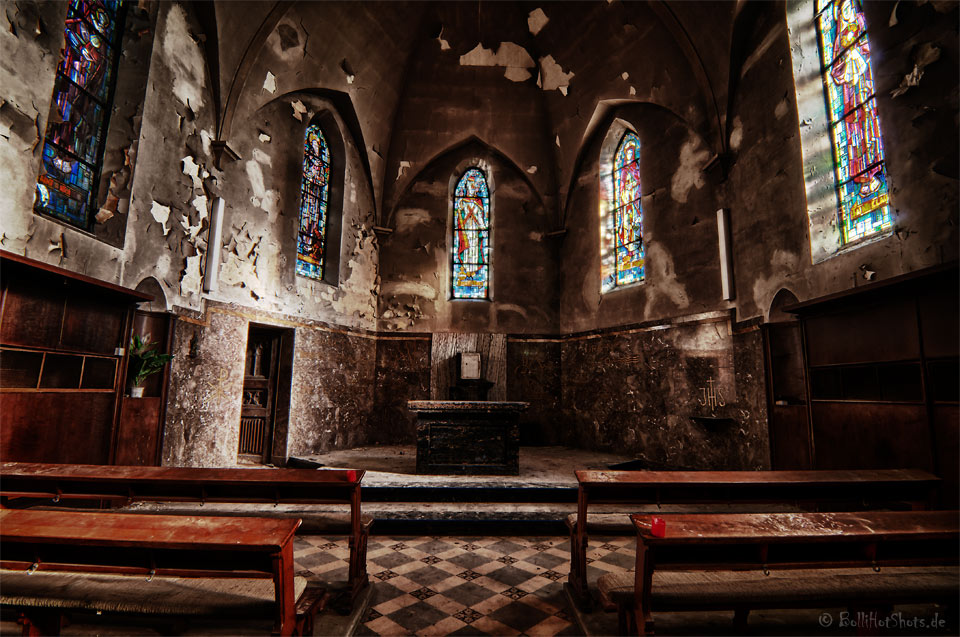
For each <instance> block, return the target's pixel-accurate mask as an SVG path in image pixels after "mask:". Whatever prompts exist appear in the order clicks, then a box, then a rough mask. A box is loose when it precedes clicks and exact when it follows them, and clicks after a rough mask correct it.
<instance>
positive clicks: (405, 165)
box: [397, 160, 412, 179]
mask: <svg viewBox="0 0 960 637" xmlns="http://www.w3.org/2000/svg"><path fill="white" fill-rule="evenodd" d="M411 165H412V164H411V163H410V162H408V161H406V160H404V161H401V162H400V167H399V168H398V169H397V179H400V178H401V177H403V173H405V172H406V170H407V168H410V166H411Z"/></svg>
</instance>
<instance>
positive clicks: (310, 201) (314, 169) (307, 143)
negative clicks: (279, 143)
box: [297, 124, 330, 280]
mask: <svg viewBox="0 0 960 637" xmlns="http://www.w3.org/2000/svg"><path fill="white" fill-rule="evenodd" d="M329 199H330V150H329V147H328V146H327V140H326V139H325V138H324V137H323V133H322V132H321V131H320V127H319V126H317V125H316V124H311V125H310V126H308V127H307V132H306V135H305V136H304V142H303V177H302V182H301V187H300V229H299V233H298V237H297V274H300V275H303V276H307V277H310V278H311V279H321V280H322V279H323V257H324V246H325V240H326V232H327V202H328V201H329Z"/></svg>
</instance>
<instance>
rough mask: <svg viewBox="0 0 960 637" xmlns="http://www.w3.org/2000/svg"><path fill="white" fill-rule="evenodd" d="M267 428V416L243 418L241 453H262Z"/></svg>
mask: <svg viewBox="0 0 960 637" xmlns="http://www.w3.org/2000/svg"><path fill="white" fill-rule="evenodd" d="M266 429H267V419H266V418H241V419H240V453H252V454H257V455H260V454H262V453H263V437H264V435H265V432H266Z"/></svg>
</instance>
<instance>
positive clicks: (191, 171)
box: [180, 155, 203, 188]
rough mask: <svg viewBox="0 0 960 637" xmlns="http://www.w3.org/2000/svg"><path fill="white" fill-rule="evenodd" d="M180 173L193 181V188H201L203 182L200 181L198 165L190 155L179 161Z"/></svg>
mask: <svg viewBox="0 0 960 637" xmlns="http://www.w3.org/2000/svg"><path fill="white" fill-rule="evenodd" d="M180 171H181V172H182V173H183V174H184V175H186V176H187V177H189V178H190V179H191V180H193V187H194V188H203V181H202V180H201V179H200V165H199V164H198V163H196V162H195V161H194V159H193V157H191V156H190V155H187V156H186V157H184V158H183V159H181V160H180Z"/></svg>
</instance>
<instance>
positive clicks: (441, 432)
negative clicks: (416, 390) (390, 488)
mask: <svg viewBox="0 0 960 637" xmlns="http://www.w3.org/2000/svg"><path fill="white" fill-rule="evenodd" d="M529 406H530V404H529V403H525V402H506V401H477V400H409V401H407V407H408V408H409V409H410V411H412V412H413V413H415V414H416V415H417V473H424V474H486V475H490V474H500V475H514V476H515V475H519V473H520V426H519V424H518V418H519V416H520V412H521V411H523V410H524V409H526V408H527V407H529Z"/></svg>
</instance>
